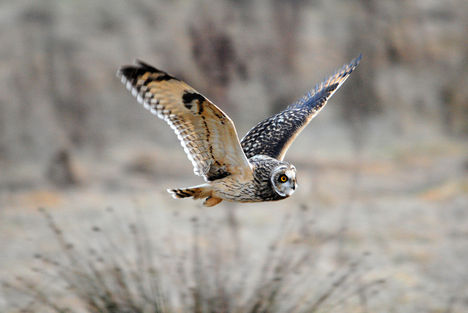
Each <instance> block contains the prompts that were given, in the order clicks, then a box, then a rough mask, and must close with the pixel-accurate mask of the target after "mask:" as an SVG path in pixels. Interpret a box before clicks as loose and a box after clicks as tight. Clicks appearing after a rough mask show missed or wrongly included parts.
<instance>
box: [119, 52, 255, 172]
mask: <svg viewBox="0 0 468 313" xmlns="http://www.w3.org/2000/svg"><path fill="white" fill-rule="evenodd" d="M137 63H138V64H137V65H130V66H124V67H122V68H120V70H119V71H118V72H117V76H118V77H119V78H121V80H122V83H124V84H125V85H126V86H127V88H128V89H129V90H130V91H131V92H132V95H133V96H135V97H136V98H137V100H138V102H140V103H142V104H143V105H144V107H145V108H146V109H148V110H150V111H151V113H153V114H155V115H157V116H158V117H159V118H161V119H163V120H165V121H166V122H167V123H168V124H169V125H170V126H171V128H172V129H173V130H174V131H175V133H176V134H177V137H178V138H179V140H180V142H181V144H182V146H183V148H184V150H185V152H186V154H187V156H188V158H189V159H190V161H192V165H193V170H194V172H195V174H196V175H199V176H203V177H204V178H205V180H207V181H213V180H216V179H221V178H224V177H226V176H229V175H233V174H235V175H239V176H240V177H239V179H240V180H242V179H246V180H250V179H252V178H253V177H252V169H251V167H250V164H249V161H248V160H247V158H246V157H245V154H244V151H243V150H242V148H241V146H240V143H239V138H238V137H237V132H236V129H235V127H234V123H233V122H232V121H231V119H230V118H229V117H228V116H227V115H226V114H225V113H224V112H223V111H221V110H220V109H219V108H218V107H217V106H215V105H214V104H213V103H212V102H211V101H209V100H208V99H206V98H205V97H204V96H203V95H201V94H200V93H198V92H197V91H196V90H195V89H193V88H192V87H190V86H189V85H187V84H186V83H185V82H183V81H181V80H179V79H177V78H175V77H173V76H171V75H169V74H167V73H166V72H163V71H161V70H158V69H156V68H154V67H152V66H150V65H148V64H145V63H143V62H141V61H138V62H137Z"/></svg>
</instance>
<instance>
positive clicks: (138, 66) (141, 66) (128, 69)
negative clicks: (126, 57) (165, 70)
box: [116, 59, 161, 78]
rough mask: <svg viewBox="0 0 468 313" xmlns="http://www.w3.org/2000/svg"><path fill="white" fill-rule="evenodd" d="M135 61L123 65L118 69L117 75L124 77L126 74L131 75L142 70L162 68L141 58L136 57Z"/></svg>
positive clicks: (153, 70) (155, 70) (156, 70)
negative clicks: (131, 63)
mask: <svg viewBox="0 0 468 313" xmlns="http://www.w3.org/2000/svg"><path fill="white" fill-rule="evenodd" d="M134 63H135V64H133V65H122V66H121V67H120V68H119V69H118V70H117V73H116V75H117V77H118V78H122V77H125V76H131V75H132V74H136V73H140V72H142V71H149V72H161V71H160V70H158V69H156V68H155V67H153V66H151V65H149V64H148V63H146V62H144V61H142V60H140V59H135V61H134Z"/></svg>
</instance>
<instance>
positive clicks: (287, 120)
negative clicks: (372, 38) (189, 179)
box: [241, 55, 361, 160]
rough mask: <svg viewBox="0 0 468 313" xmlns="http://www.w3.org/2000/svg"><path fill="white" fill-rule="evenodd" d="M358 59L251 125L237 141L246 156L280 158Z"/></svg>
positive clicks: (354, 66) (281, 158)
mask: <svg viewBox="0 0 468 313" xmlns="http://www.w3.org/2000/svg"><path fill="white" fill-rule="evenodd" d="M360 60H361V55H359V56H358V57H357V58H355V59H354V60H352V61H351V62H350V63H349V64H347V65H345V66H343V67H342V68H341V69H340V70H338V71H337V72H336V73H335V74H333V75H331V76H330V77H329V78H328V79H326V80H325V81H323V82H322V83H320V84H318V85H317V86H316V87H315V88H314V89H312V90H311V91H310V92H308V93H307V94H306V95H304V96H303V97H302V98H301V99H299V100H298V101H296V102H294V103H293V104H291V105H289V106H288V107H287V108H286V109H285V110H284V111H282V112H280V113H278V114H276V115H274V116H272V117H270V118H267V119H266V120H264V121H262V122H260V123H258V124H257V125H256V126H255V127H253V128H252V129H251V130H250V131H249V132H248V133H247V134H246V135H245V136H244V138H242V140H241V145H242V148H243V149H244V152H245V155H246V156H247V158H250V157H252V156H254V155H259V154H263V155H267V156H270V157H272V158H275V159H278V160H283V158H284V155H285V154H286V151H287V150H288V148H289V146H290V145H291V143H292V142H293V141H294V139H295V138H296V137H297V135H298V134H299V133H300V132H301V131H302V130H303V129H304V127H306V126H307V124H308V123H309V122H310V121H311V120H312V119H313V118H314V117H315V116H316V115H317V114H318V113H319V112H320V110H321V109H322V108H323V107H324V106H325V104H326V103H327V101H328V99H330V97H331V96H332V95H333V94H334V93H335V92H336V91H337V90H338V88H340V86H341V85H342V84H343V83H344V82H345V80H346V79H347V78H348V77H349V75H350V74H351V72H352V71H353V70H354V69H355V68H356V67H357V66H358V64H359V61H360Z"/></svg>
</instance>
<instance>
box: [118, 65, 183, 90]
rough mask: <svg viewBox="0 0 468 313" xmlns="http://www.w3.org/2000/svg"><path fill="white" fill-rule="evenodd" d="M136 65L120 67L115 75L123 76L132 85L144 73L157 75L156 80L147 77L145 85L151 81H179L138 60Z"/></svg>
mask: <svg viewBox="0 0 468 313" xmlns="http://www.w3.org/2000/svg"><path fill="white" fill-rule="evenodd" d="M136 63H137V65H128V66H122V67H121V68H120V69H119V71H118V73H117V75H118V76H120V75H122V76H124V77H125V78H127V80H129V81H131V82H132V84H134V83H135V82H136V80H137V79H138V77H140V76H142V75H144V74H145V73H155V74H159V76H157V77H156V78H155V77H149V78H148V79H147V80H146V81H145V85H146V84H148V83H150V82H151V81H165V80H172V79H173V80H177V81H178V80H179V79H177V78H176V77H174V76H172V75H169V74H168V73H166V72H164V71H161V70H158V69H157V68H155V67H153V66H151V65H149V64H147V63H145V62H143V61H140V60H137V61H136Z"/></svg>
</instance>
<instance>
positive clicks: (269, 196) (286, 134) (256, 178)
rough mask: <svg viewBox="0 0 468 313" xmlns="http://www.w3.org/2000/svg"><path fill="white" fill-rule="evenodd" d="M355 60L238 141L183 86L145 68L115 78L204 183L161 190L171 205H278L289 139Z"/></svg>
mask: <svg viewBox="0 0 468 313" xmlns="http://www.w3.org/2000/svg"><path fill="white" fill-rule="evenodd" d="M360 60H361V55H359V56H358V57H357V58H356V59H354V60H352V61H351V62H350V63H349V64H348V65H345V66H343V67H342V68H341V69H340V70H338V71H337V72H336V73H335V74H333V75H331V76H330V77H329V78H328V79H326V80H325V81H323V82H322V83H320V84H318V85H316V87H315V88H314V89H312V90H311V91H309V92H308V93H306V94H305V95H304V96H303V97H302V98H300V99H299V100H298V101H296V102H294V103H292V104H291V105H289V106H288V107H287V108H286V109H285V110H284V111H282V112H280V113H278V114H276V115H274V116H272V117H269V118H267V119H266V120H264V121H262V122H260V123H258V124H257V125H256V126H255V127H254V128H252V129H251V130H250V131H249V132H248V133H247V134H246V135H245V136H244V138H242V140H241V141H240V142H239V138H238V136H237V132H236V128H235V127H234V123H233V122H232V120H231V119H230V118H229V116H227V115H226V114H225V113H224V112H223V111H221V109H219V108H218V107H217V106H216V105H214V104H213V103H212V102H211V101H210V100H208V99H207V98H206V97H204V96H203V95H201V94H200V93H199V92H197V91H196V90H195V89H193V88H192V87H190V86H189V85H187V84H186V83H185V82H183V81H181V80H179V79H177V78H175V77H173V76H171V75H169V74H168V73H166V72H164V71H161V70H158V69H156V68H154V67H152V66H151V65H148V64H146V63H144V62H141V61H137V65H130V66H123V67H121V68H120V69H119V71H118V72H117V76H118V77H119V78H120V79H121V80H122V83H124V84H125V85H126V87H127V89H128V90H130V91H131V92H132V95H133V96H135V97H136V98H137V100H138V102H140V103H142V104H143V105H144V107H145V108H146V109H148V110H149V111H150V112H151V113H153V114H154V115H156V116H158V117H159V118H161V119H163V120H165V121H166V122H167V123H168V124H169V126H171V128H172V129H173V130H174V132H175V133H176V134H177V137H178V138H179V140H180V142H181V144H182V147H183V148H184V150H185V153H187V156H188V158H189V159H190V161H192V164H193V168H194V172H195V174H196V175H199V176H202V177H203V178H204V179H205V181H206V183H204V184H201V185H198V186H194V187H189V188H179V189H168V192H169V193H171V194H172V195H173V197H174V198H190V197H191V198H194V199H201V198H205V201H204V203H203V204H204V205H205V206H214V205H216V204H218V203H220V202H221V201H223V200H228V201H237V202H262V201H275V200H281V199H285V198H287V197H289V196H291V195H292V194H293V193H294V191H295V190H296V187H297V183H296V168H295V167H294V165H292V164H290V163H288V162H285V161H283V159H284V155H285V154H286V151H287V150H288V148H289V146H290V145H291V143H292V142H293V141H294V139H295V138H296V136H297V135H298V134H299V133H300V132H301V131H302V130H303V129H304V127H306V126H307V124H308V123H309V122H310V121H311V120H312V118H314V117H315V116H316V115H317V114H318V112H320V110H321V109H322V108H323V107H324V106H325V104H326V103H327V100H328V99H329V98H330V97H331V96H332V95H333V94H334V93H335V91H337V90H338V88H340V86H341V85H342V84H343V83H344V81H345V80H346V79H347V78H348V76H349V75H350V74H351V72H352V71H353V70H354V69H355V68H356V67H357V66H358V64H359V61H360Z"/></svg>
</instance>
